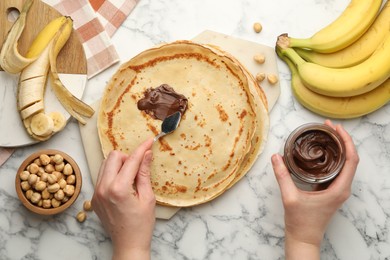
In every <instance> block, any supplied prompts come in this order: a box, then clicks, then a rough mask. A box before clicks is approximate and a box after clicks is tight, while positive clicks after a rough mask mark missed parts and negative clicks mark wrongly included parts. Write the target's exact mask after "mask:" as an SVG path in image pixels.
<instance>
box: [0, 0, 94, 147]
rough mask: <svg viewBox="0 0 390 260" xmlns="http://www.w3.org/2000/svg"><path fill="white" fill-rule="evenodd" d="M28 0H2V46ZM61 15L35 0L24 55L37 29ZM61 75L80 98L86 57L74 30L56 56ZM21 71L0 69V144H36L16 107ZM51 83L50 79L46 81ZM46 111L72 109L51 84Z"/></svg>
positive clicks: (21, 41)
mask: <svg viewBox="0 0 390 260" xmlns="http://www.w3.org/2000/svg"><path fill="white" fill-rule="evenodd" d="M26 1H27V0H0V46H2V45H3V42H4V40H5V39H6V37H7V34H8V31H9V30H10V29H11V27H12V25H13V23H14V21H15V20H16V17H17V16H18V15H19V13H20V10H22V7H23V4H24V3H25V2H26ZM59 16H61V14H60V13H59V12H58V11H56V10H55V9H54V8H52V7H50V6H48V5H47V4H45V3H43V2H41V1H40V0H34V2H33V4H32V6H31V8H30V10H29V12H28V14H27V19H26V26H25V28H24V31H23V33H22V35H21V38H20V39H19V42H18V48H19V52H20V53H21V54H22V55H24V54H25V53H26V52H27V50H28V48H29V46H30V45H31V43H32V41H33V40H34V39H35V37H36V36H37V35H38V33H39V32H40V31H41V30H42V29H43V27H45V26H46V25H47V24H48V23H49V22H50V21H51V20H52V19H54V18H56V17H59ZM57 68H58V72H59V77H60V79H61V80H62V82H63V83H64V85H65V86H66V87H67V88H68V90H69V91H70V92H72V94H73V95H74V96H76V97H78V98H81V97H82V95H83V93H84V89H85V85H86V82H87V61H86V58H85V53H84V49H83V46H82V44H81V42H80V39H79V35H78V33H77V32H76V31H73V32H72V34H71V36H70V38H69V40H68V41H67V43H66V44H65V46H64V47H63V49H62V50H61V52H60V54H59V56H58V59H57ZM18 78H19V75H11V74H8V73H6V72H4V71H1V69H0V81H1V82H2V84H1V85H0V96H1V97H2V100H1V102H0V125H1V128H0V147H18V146H25V145H30V144H34V143H36V142H37V141H36V140H35V139H33V138H31V137H30V136H29V135H28V134H27V132H26V130H25V128H24V126H23V123H22V121H21V119H20V116H19V113H18V110H17V107H16V97H17V84H18ZM47 84H48V85H49V83H47ZM44 102H45V112H46V113H50V112H52V111H59V112H62V113H63V115H65V118H66V119H69V118H70V115H69V113H68V112H67V111H66V110H65V109H64V108H63V107H62V105H61V103H60V102H59V101H58V100H57V98H56V97H55V95H54V93H53V92H52V90H51V87H49V86H47V87H46V92H45V98H44Z"/></svg>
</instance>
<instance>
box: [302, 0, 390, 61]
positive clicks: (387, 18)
mask: <svg viewBox="0 0 390 260" xmlns="http://www.w3.org/2000/svg"><path fill="white" fill-rule="evenodd" d="M389 33H390V1H387V2H386V4H385V5H384V6H383V8H382V10H381V11H380V14H379V16H378V17H377V18H376V19H375V21H374V23H373V24H372V25H371V26H370V28H369V29H368V30H367V32H366V33H365V34H364V35H363V36H362V37H360V38H359V39H358V40H357V41H355V42H354V43H352V44H351V45H349V46H347V47H346V48H344V49H342V50H339V51H337V52H334V53H318V52H315V51H312V50H308V49H299V48H296V49H295V50H296V52H297V53H298V54H299V56H301V57H302V58H304V59H305V60H306V61H310V62H313V63H317V64H319V65H322V66H326V67H331V68H346V67H351V66H354V65H356V64H358V63H360V62H362V61H364V60H366V59H367V58H368V57H369V56H370V55H371V54H372V53H373V52H374V51H375V49H376V48H377V47H378V45H379V44H380V43H381V42H382V41H383V40H384V38H385V37H386V35H388V34H389Z"/></svg>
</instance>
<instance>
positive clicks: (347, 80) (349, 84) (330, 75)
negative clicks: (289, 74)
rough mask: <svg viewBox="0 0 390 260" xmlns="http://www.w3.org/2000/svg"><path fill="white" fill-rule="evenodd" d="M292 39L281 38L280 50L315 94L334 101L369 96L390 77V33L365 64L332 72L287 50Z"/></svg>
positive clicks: (331, 69) (279, 42) (293, 51)
mask: <svg viewBox="0 0 390 260" xmlns="http://www.w3.org/2000/svg"><path fill="white" fill-rule="evenodd" d="M286 42H288V39H286V37H284V36H279V38H278V41H277V48H278V49H279V50H280V52H281V54H282V55H284V56H287V57H288V58H289V59H290V60H291V61H292V62H293V63H294V64H295V65H296V66H297V69H298V72H299V75H300V77H301V79H302V81H303V82H304V84H305V85H306V86H307V87H308V88H310V89H311V90H312V91H314V92H317V93H319V94H322V95H327V96H333V97H349V96H356V95H360V94H363V93H367V92H369V91H371V90H373V89H374V88H376V87H378V86H379V85H380V84H382V83H383V82H384V81H385V80H386V79H387V78H389V76H390V62H389V61H390V33H389V34H387V36H386V37H385V40H384V41H383V42H382V43H381V44H380V45H379V46H378V48H377V49H376V50H375V52H374V53H373V54H372V55H371V56H370V57H369V58H368V59H366V60H365V61H363V62H362V63H359V64H358V65H356V66H353V67H348V68H328V67H324V66H321V65H318V64H315V63H311V62H306V61H305V60H304V59H302V58H301V57H300V56H299V55H298V54H297V52H296V51H295V50H294V49H293V48H289V47H286V46H288V44H287V43H286Z"/></svg>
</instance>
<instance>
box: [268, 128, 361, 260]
mask: <svg viewBox="0 0 390 260" xmlns="http://www.w3.org/2000/svg"><path fill="white" fill-rule="evenodd" d="M325 124H327V125H329V126H330V127H332V128H334V129H335V130H336V131H337V133H338V134H339V135H340V136H341V138H342V140H343V141H344V144H345V148H346V161H345V164H344V167H343V169H342V171H341V172H340V174H339V175H338V176H337V178H335V179H334V180H333V182H332V183H331V184H330V185H329V186H328V187H327V189H324V190H320V191H303V190H300V189H298V188H297V187H296V185H295V184H294V182H293V180H292V178H291V175H290V173H289V172H288V170H287V168H286V166H285V164H284V162H283V158H282V156H280V155H278V154H275V155H273V156H272V165H273V169H274V172H275V176H276V179H277V181H278V183H279V187H280V190H281V194H282V201H283V205H284V210H285V217H284V220H285V233H286V234H285V235H286V245H285V247H286V248H285V251H286V259H319V251H320V244H321V242H322V239H323V236H324V233H325V229H326V226H327V224H328V223H329V221H330V219H331V217H332V216H333V215H334V213H335V212H336V211H337V210H338V209H339V208H340V207H341V205H342V204H343V202H344V201H345V200H347V198H348V197H349V196H350V194H351V184H352V180H353V177H354V175H355V172H356V168H357V165H358V162H359V156H358V154H357V152H356V150H355V146H354V144H353V141H352V138H351V137H350V136H349V134H348V133H347V132H346V131H345V130H344V129H343V128H342V127H341V126H340V125H337V126H334V125H333V124H332V123H331V122H330V121H329V120H327V121H326V122H325Z"/></svg>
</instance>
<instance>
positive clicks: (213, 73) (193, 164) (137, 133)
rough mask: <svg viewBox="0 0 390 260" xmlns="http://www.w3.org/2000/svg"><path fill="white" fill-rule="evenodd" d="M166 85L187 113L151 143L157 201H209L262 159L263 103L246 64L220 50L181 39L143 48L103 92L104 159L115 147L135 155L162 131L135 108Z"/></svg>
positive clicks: (182, 203)
mask: <svg viewBox="0 0 390 260" xmlns="http://www.w3.org/2000/svg"><path fill="white" fill-rule="evenodd" d="M162 84H168V85H169V86H171V87H172V88H173V89H174V90H175V91H176V92H178V93H180V94H183V95H184V96H186V97H187V98H188V109H187V111H186V112H185V113H184V115H183V116H182V121H181V123H180V125H179V127H178V129H177V130H176V131H175V132H173V133H172V134H170V135H167V136H165V137H163V138H162V139H160V140H159V141H158V142H156V143H155V144H154V145H153V161H152V164H151V181H152V187H153V190H154V193H155V195H156V200H157V203H159V204H162V205H170V206H178V207H187V206H193V205H198V204H201V203H204V202H207V201H209V200H211V199H213V198H215V197H217V196H219V195H220V194H221V193H223V192H224V191H225V190H226V189H227V188H228V187H230V186H231V185H232V184H233V183H235V182H236V181H238V180H239V179H240V178H241V177H242V176H243V175H245V173H246V172H247V171H248V170H249V168H250V167H251V166H252V164H253V161H254V160H255V159H256V158H257V155H258V151H259V148H260V147H261V144H262V143H264V139H265V137H266V134H267V131H265V129H266V127H264V126H263V125H262V123H263V122H265V123H264V125H267V124H268V113H267V112H266V109H265V107H266V106H265V105H264V104H265V103H264V100H262V98H260V95H259V92H257V91H256V90H255V89H254V84H256V83H254V80H253V77H250V75H249V76H248V72H247V71H246V70H245V69H244V68H243V67H242V65H241V64H240V63H239V62H238V61H237V60H236V59H234V58H233V57H231V56H229V55H225V54H224V53H223V52H222V51H219V50H217V49H216V48H213V47H211V46H206V45H201V44H196V43H193V42H189V41H177V42H173V43H169V44H164V45H161V46H158V47H155V48H152V49H149V50H146V51H144V52H142V53H140V54H139V55H137V56H136V57H134V58H133V59H131V60H130V61H128V62H127V63H125V64H123V65H122V66H121V67H120V68H119V70H118V71H117V72H116V73H115V74H114V76H113V77H112V78H111V80H110V82H109V83H108V85H107V87H106V89H105V92H104V94H103V98H102V101H101V106H100V110H99V114H98V133H99V138H100V142H101V146H102V151H103V154H104V156H107V155H108V153H109V152H110V151H111V150H114V149H116V150H121V151H123V152H125V153H129V154H130V153H131V151H133V150H134V149H135V148H136V147H137V146H138V145H139V144H140V143H142V142H143V141H144V140H145V139H146V138H148V137H150V136H155V135H157V134H158V132H159V130H160V126H161V121H160V120H156V119H153V118H152V117H151V116H149V115H148V114H146V113H145V112H142V111H140V110H138V108H137V102H138V100H140V99H141V98H142V97H143V95H144V92H145V91H146V90H147V89H149V88H155V87H158V86H160V85H162ZM254 92H256V93H254ZM263 98H264V97H263ZM259 109H261V113H260V114H259V111H258V110H259ZM264 109H265V110H264ZM259 115H261V116H259ZM261 117H264V118H261ZM258 126H260V128H258Z"/></svg>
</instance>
